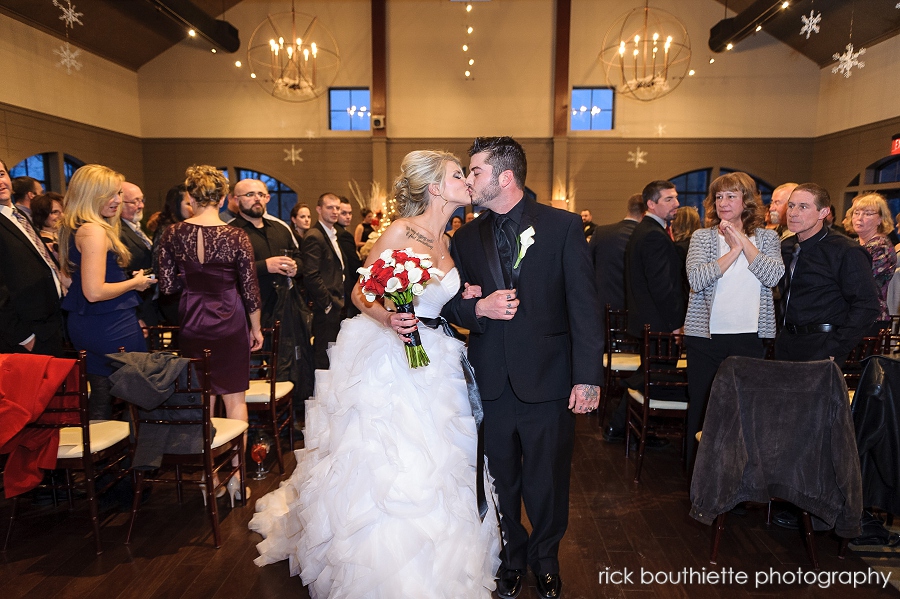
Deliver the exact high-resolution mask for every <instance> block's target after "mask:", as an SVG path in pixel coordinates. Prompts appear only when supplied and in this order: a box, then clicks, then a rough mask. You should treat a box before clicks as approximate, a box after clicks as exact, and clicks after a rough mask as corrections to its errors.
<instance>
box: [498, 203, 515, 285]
mask: <svg viewBox="0 0 900 599" xmlns="http://www.w3.org/2000/svg"><path fill="white" fill-rule="evenodd" d="M515 227H516V223H515V222H514V221H513V220H512V219H511V218H509V217H508V216H506V215H505V214H495V215H494V239H495V240H496V241H497V252H498V253H499V254H500V269H501V270H502V271H503V283H504V284H505V285H506V288H507V289H512V270H513V260H514V258H515V256H514V255H513V254H514V253H515V247H516V245H515V242H514V241H513V240H514V239H515V238H516V230H515Z"/></svg>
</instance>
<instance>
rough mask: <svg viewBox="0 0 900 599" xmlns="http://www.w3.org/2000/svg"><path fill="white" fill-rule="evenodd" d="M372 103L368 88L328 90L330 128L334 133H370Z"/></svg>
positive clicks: (336, 88) (335, 88) (334, 88)
mask: <svg viewBox="0 0 900 599" xmlns="http://www.w3.org/2000/svg"><path fill="white" fill-rule="evenodd" d="M371 106H372V104H371V101H370V97H369V88H367V87H360V88H356V87H333V88H331V89H330V90H328V110H329V114H330V118H329V123H330V125H329V128H330V129H331V130H332V131H369V130H370V129H371V128H372V126H371V121H372V119H371V116H372V113H371Z"/></svg>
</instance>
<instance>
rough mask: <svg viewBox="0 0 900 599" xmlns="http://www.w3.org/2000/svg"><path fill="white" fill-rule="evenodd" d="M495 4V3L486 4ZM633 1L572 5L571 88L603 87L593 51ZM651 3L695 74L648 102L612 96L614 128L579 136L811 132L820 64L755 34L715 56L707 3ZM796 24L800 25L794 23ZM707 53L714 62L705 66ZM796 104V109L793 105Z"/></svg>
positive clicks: (576, 0)
mask: <svg viewBox="0 0 900 599" xmlns="http://www.w3.org/2000/svg"><path fill="white" fill-rule="evenodd" d="M492 4H493V3H492ZM639 4H640V3H639V2H634V3H623V2H597V1H596V0H573V2H572V39H571V46H572V52H571V56H570V65H569V83H570V85H571V86H573V87H583V86H595V85H596V86H602V85H606V73H605V70H604V68H603V65H602V63H600V61H599V60H598V55H599V54H600V52H601V50H602V49H603V39H604V35H605V34H606V31H607V29H609V28H610V26H612V25H613V24H614V23H615V22H616V21H617V19H618V18H619V17H620V16H621V15H623V14H625V13H626V12H628V11H629V10H630V9H631V8H634V7H635V6H638V5H639ZM651 7H653V8H660V9H664V10H668V11H669V12H671V13H673V14H675V15H677V16H678V18H679V20H680V21H681V22H682V24H683V25H684V26H685V28H686V29H687V32H688V35H689V36H690V40H691V48H692V57H691V68H693V69H695V70H696V74H695V75H694V76H693V77H688V78H686V79H685V80H684V81H683V82H682V83H681V85H680V86H679V87H678V88H677V89H676V90H675V91H673V92H672V93H670V94H669V95H668V96H665V97H663V98H661V99H659V100H655V101H653V102H638V101H635V100H631V99H627V98H621V97H617V98H616V104H615V110H616V114H615V130H614V131H609V132H600V133H598V132H575V133H574V134H573V136H577V137H593V138H596V137H603V138H618V137H632V138H641V137H656V136H658V129H657V127H658V125H663V126H664V133H663V134H662V137H666V138H672V137H674V138H679V137H681V138H684V137H687V138H697V137H708V138H730V137H740V138H748V137H762V138H769V137H811V136H813V135H814V134H815V129H816V115H815V108H814V107H815V106H816V102H817V97H818V93H819V68H818V67H817V66H816V65H815V63H813V62H812V61H811V60H809V59H808V58H805V57H803V56H801V55H800V54H797V53H796V52H793V51H792V50H791V49H790V48H789V47H788V46H786V45H785V44H782V43H781V42H779V41H777V40H776V39H774V38H772V37H771V36H769V35H768V34H766V33H764V32H761V33H759V34H757V35H756V36H752V37H750V38H748V39H746V40H744V41H742V42H741V43H740V44H738V46H737V47H736V48H735V49H734V50H733V51H731V52H724V53H721V54H713V53H712V52H710V50H709V48H708V46H707V40H708V39H709V29H710V27H712V26H713V25H715V24H716V23H717V22H718V21H719V20H720V19H721V18H722V5H721V4H719V3H718V2H714V1H713V0H694V1H692V2H683V1H677V0H658V1H654V2H652V3H651ZM798 27H799V26H798ZM710 56H713V57H714V58H715V60H716V62H715V64H709V58H710ZM798 107H801V108H800V109H798Z"/></svg>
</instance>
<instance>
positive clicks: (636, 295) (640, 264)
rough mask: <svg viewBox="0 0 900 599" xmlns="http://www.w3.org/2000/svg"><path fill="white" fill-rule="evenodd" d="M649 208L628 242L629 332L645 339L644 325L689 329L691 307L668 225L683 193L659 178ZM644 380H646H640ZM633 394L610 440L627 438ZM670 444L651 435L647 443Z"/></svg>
mask: <svg viewBox="0 0 900 599" xmlns="http://www.w3.org/2000/svg"><path fill="white" fill-rule="evenodd" d="M641 196H642V198H643V201H644V204H645V205H646V207H647V211H646V213H645V214H644V218H643V220H641V222H639V223H638V224H637V225H636V226H635V228H634V232H633V233H632V234H631V237H630V238H629V239H628V244H627V245H626V246H625V307H626V308H627V309H628V334H629V335H631V336H633V337H637V338H638V339H641V338H643V337H644V325H645V324H649V325H650V330H651V331H656V332H662V333H671V332H676V331H680V330H681V329H682V328H683V327H684V315H685V312H686V310H687V307H686V306H685V303H684V293H683V288H682V278H681V267H682V266H681V258H680V257H679V255H678V250H677V249H676V248H675V242H674V241H672V238H671V237H669V233H668V231H667V227H668V225H669V223H671V222H672V219H674V218H675V211H676V210H677V209H678V192H677V191H675V186H674V185H673V184H672V183H670V182H668V181H653V182H652V183H649V184H648V185H647V186H646V187H644V190H643V192H642V193H641ZM638 381H640V383H638ZM629 384H630V385H632V386H633V385H637V384H641V385H643V371H641V370H638V371H637V372H636V373H635V374H634V376H632V377H631V378H629ZM627 412H628V396H627V395H623V396H622V401H621V402H619V406H618V408H617V409H616V411H615V413H614V414H613V415H612V418H610V421H609V426H607V428H606V430H605V431H604V433H603V438H604V439H605V440H606V441H607V442H610V443H621V442H622V441H623V440H624V439H625V421H626V416H627ZM666 444H668V443H667V441H666V440H665V439H658V438H656V437H654V436H651V437H650V438H649V439H648V440H647V446H648V447H651V448H658V447H662V446H664V445H666Z"/></svg>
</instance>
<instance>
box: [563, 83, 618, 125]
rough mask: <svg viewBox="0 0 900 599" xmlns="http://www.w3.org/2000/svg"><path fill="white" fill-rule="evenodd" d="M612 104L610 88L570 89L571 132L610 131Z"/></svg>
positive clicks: (611, 90) (612, 96) (613, 96)
mask: <svg viewBox="0 0 900 599" xmlns="http://www.w3.org/2000/svg"><path fill="white" fill-rule="evenodd" d="M614 102H615V94H614V93H613V89H612V88H611V87H574V88H572V103H571V106H572V115H571V116H572V118H571V127H572V131H609V130H611V129H612V128H613V107H614Z"/></svg>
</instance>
